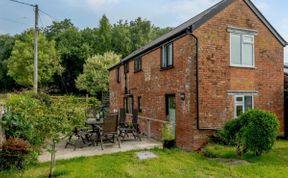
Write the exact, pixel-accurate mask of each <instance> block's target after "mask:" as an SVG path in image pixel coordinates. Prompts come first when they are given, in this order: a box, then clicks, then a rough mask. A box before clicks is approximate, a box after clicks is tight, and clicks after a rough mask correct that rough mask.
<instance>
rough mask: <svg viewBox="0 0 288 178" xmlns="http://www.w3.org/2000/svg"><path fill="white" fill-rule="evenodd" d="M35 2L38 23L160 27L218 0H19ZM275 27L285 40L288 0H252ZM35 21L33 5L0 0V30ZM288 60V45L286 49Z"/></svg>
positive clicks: (21, 28) (17, 29)
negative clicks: (141, 23)
mask: <svg viewBox="0 0 288 178" xmlns="http://www.w3.org/2000/svg"><path fill="white" fill-rule="evenodd" d="M22 1H23V2H27V3H32V4H38V5H39V7H40V9H41V10H42V11H43V12H45V13H46V14H48V15H49V16H48V15H46V14H44V13H40V22H39V25H40V27H45V26H47V25H50V24H51V23H52V21H53V20H58V21H59V20H63V19H65V18H69V19H71V20H72V22H73V24H75V26H77V27H79V28H80V29H83V28H85V27H92V28H93V27H97V26H98V22H99V19H100V18H101V16H102V15H103V14H106V16H107V17H108V18H109V20H110V22H111V23H116V22H117V21H118V20H120V19H123V20H134V19H135V18H137V17H142V18H144V19H147V20H150V21H151V22H152V23H153V24H154V25H156V26H160V27H176V26H178V25H179V24H181V23H183V22H184V21H186V20H188V19H190V18H192V17H193V16H195V15H197V14H198V13H200V12H201V11H203V10H205V9H207V8H209V7H210V6H212V5H213V4H215V3H217V2H219V1H220V0H22ZM252 1H253V2H254V4H255V5H256V6H257V7H258V9H259V10H260V11H261V12H262V13H263V15H264V16H265V17H266V18H267V19H268V21H269V22H270V23H271V24H272V25H273V26H274V27H275V29H276V30H277V31H278V32H279V33H280V34H281V35H282V36H283V37H284V38H285V39H286V41H288V13H287V12H286V11H287V7H288V1H287V0H277V1H276V0H252ZM33 25H34V11H33V9H32V7H29V6H24V5H22V4H17V3H14V2H11V1H9V0H0V34H16V33H21V32H23V31H24V30H25V29H27V28H29V27H33ZM285 61H286V62H288V47H286V49H285Z"/></svg>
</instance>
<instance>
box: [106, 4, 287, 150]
mask: <svg viewBox="0 0 288 178" xmlns="http://www.w3.org/2000/svg"><path fill="white" fill-rule="evenodd" d="M286 45H287V42H286V41H285V40H284V39H283V38H282V37H281V36H280V35H279V34H278V33H277V31H276V30H275V29H274V28H273V27H272V26H271V24H270V23H269V22H268V21H267V20H266V19H265V17H264V16H263V15H262V14H261V13H260V11H259V10H258V9H257V8H256V7H255V5H254V4H253V3H252V2H251V1H250V0H222V1H221V2H219V3H217V4H216V5H214V6H213V7H211V8H209V9H207V10H205V11H204V12H202V13H200V14H199V15H197V16H195V17H193V18H192V19H190V20H188V21H187V22H185V23H183V24H181V25H180V26H178V27H176V28H175V29H173V30H172V31H170V32H169V33H167V34H165V35H163V36H161V37H159V38H158V39H156V40H154V41H152V42H151V43H149V44H147V45H146V46H144V47H142V48H140V49H138V50H136V51H134V52H133V53H131V54H130V55H128V56H127V57H125V58H124V59H122V60H121V61H120V63H119V64H117V65H115V66H113V67H112V68H110V76H109V88H110V102H111V108H110V109H111V110H114V109H119V108H126V111H127V112H131V110H132V109H138V111H139V116H145V117H149V118H153V119H154V120H156V121H157V120H160V121H163V120H170V121H171V122H172V123H175V130H176V132H175V133H176V144H177V146H178V147H181V148H184V149H187V150H197V149H199V148H200V147H201V146H202V145H203V144H205V143H207V141H208V137H209V136H210V135H211V134H213V133H214V132H215V130H217V129H220V128H222V127H223V125H224V123H225V121H227V120H229V119H233V118H235V117H237V116H238V115H240V114H241V113H242V112H245V111H246V110H248V109H250V108H259V109H264V110H270V111H272V112H274V113H275V114H276V115H277V116H278V118H279V121H280V123H281V129H280V135H283V134H284V82H283V81H284V72H283V68H284V64H283V63H284V62H283V59H284V55H283V53H284V48H283V47H284V46H286ZM161 127H162V123H161V122H153V124H152V125H151V131H152V133H151V134H152V136H153V137H155V138H158V139H161ZM141 129H142V130H143V131H145V129H146V127H145V122H143V121H141Z"/></svg>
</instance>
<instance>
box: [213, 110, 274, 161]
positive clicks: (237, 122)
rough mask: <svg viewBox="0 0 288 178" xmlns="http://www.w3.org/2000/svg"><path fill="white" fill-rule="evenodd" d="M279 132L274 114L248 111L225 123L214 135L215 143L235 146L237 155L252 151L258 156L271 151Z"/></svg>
mask: <svg viewBox="0 0 288 178" xmlns="http://www.w3.org/2000/svg"><path fill="white" fill-rule="evenodd" d="M278 132H279V121H278V119H277V117H276V115H275V114H273V113H271V112H268V111H262V110H250V111H248V112H245V113H243V114H242V115H241V116H240V117H239V118H237V119H234V120H231V121H229V122H227V123H226V124H225V126H224V129H223V130H222V131H219V132H218V133H217V134H216V139H215V138H214V141H215V140H216V142H217V143H222V144H229V145H237V154H239V155H241V154H242V153H245V152H246V151H252V152H253V153H254V154H255V155H257V156H260V155H261V154H262V153H263V152H268V151H270V150H271V149H272V147H273V144H274V142H275V141H276V138H277V135H278Z"/></svg>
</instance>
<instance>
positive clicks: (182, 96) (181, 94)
mask: <svg viewBox="0 0 288 178" xmlns="http://www.w3.org/2000/svg"><path fill="white" fill-rule="evenodd" d="M180 98H181V100H183V101H184V100H185V93H180Z"/></svg>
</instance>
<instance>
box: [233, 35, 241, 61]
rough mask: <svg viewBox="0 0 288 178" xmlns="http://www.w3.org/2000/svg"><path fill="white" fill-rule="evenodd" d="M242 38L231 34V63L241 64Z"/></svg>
mask: <svg viewBox="0 0 288 178" xmlns="http://www.w3.org/2000/svg"><path fill="white" fill-rule="evenodd" d="M240 44H241V37H240V35H236V34H231V63H232V64H236V65H240V64H241V59H240V58H241V52H240V51H241V45H240Z"/></svg>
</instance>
